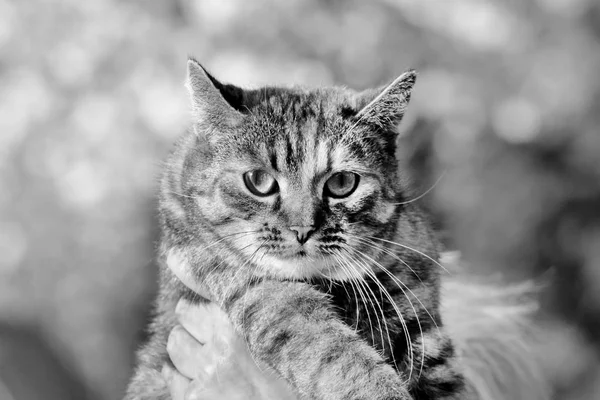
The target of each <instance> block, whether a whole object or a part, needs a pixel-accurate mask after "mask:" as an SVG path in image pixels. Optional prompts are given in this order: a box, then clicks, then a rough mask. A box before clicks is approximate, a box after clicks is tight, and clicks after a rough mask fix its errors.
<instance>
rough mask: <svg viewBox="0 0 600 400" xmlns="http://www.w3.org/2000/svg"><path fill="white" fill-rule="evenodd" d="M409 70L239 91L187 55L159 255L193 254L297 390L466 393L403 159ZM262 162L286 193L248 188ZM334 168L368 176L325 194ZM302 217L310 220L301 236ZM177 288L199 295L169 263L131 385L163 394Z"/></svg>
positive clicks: (147, 395)
mask: <svg viewBox="0 0 600 400" xmlns="http://www.w3.org/2000/svg"><path fill="white" fill-rule="evenodd" d="M415 77H416V75H415V73H414V72H412V71H410V72H407V73H405V74H403V75H402V76H400V77H399V78H398V79H396V80H395V81H394V82H393V83H392V84H390V85H389V86H387V87H386V88H384V89H383V90H371V91H366V92H362V93H356V92H354V91H351V90H348V89H343V88H321V89H315V90H308V89H302V88H292V89H281V88H270V87H267V88H262V89H258V90H242V89H240V88H237V87H235V86H232V85H224V84H221V83H220V82H218V81H217V80H216V79H214V78H213V77H212V76H210V75H209V74H208V73H207V72H206V71H205V70H204V69H203V68H202V67H201V66H200V65H199V64H198V63H197V62H195V61H194V60H190V61H189V62H188V88H189V90H190V93H191V99H192V105H193V114H194V117H195V121H194V126H193V130H192V131H190V132H189V133H188V134H187V135H185V136H184V137H183V138H182V139H181V140H180V141H179V142H178V144H177V146H176V149H175V151H174V152H173V154H172V156H171V157H170V160H169V163H168V165H167V167H166V172H165V174H164V178H163V180H162V186H161V193H160V216H161V222H162V233H163V236H162V244H161V254H162V256H163V257H176V258H178V259H180V260H182V262H185V263H187V264H188V265H189V266H190V273H191V274H193V277H194V279H195V280H197V282H198V283H199V285H201V287H202V288H203V291H204V292H205V293H207V294H208V295H209V296H210V297H211V299H212V300H213V301H214V302H216V303H217V304H218V305H220V306H221V308H222V309H223V310H225V311H226V313H227V315H228V316H229V319H230V320H231V321H232V323H233V325H234V327H235V329H236V331H237V332H238V333H239V334H240V335H242V336H243V337H244V339H245V340H246V342H247V344H248V346H249V350H250V352H251V353H252V355H253V356H254V357H255V359H257V360H260V361H261V362H264V363H266V364H268V365H270V366H271V367H272V368H273V369H274V370H275V371H277V372H278V373H279V374H280V375H281V376H282V377H283V378H285V379H286V380H287V382H288V383H289V384H290V385H291V386H292V387H293V388H294V389H295V390H296V391H297V392H298V393H299V394H300V395H301V396H303V398H307V399H323V400H325V399H327V400H333V399H340V400H341V399H386V400H391V399H446V398H460V395H459V393H460V392H461V390H462V388H463V379H462V376H461V373H460V371H459V368H458V366H457V361H456V357H455V351H454V347H453V344H452V342H451V340H450V339H449V337H448V335H447V334H446V332H445V329H444V326H443V324H442V321H441V319H440V314H439V306H438V302H439V282H440V273H441V272H442V269H443V267H442V266H441V265H440V264H438V262H437V261H436V260H437V259H438V256H439V255H438V248H439V246H438V244H437V242H436V239H435V237H434V235H433V233H432V230H431V229H430V227H429V224H428V222H427V220H426V218H425V217H424V216H423V213H422V212H421V211H420V210H419V208H418V207H417V206H416V205H415V203H413V202H411V197H410V193H411V191H410V188H409V187H408V186H407V184H406V182H407V181H408V179H407V177H406V176H403V174H402V171H403V167H402V164H401V162H399V160H397V158H396V147H397V140H396V139H397V137H396V136H397V133H396V126H397V124H398V123H399V122H400V121H401V119H402V116H403V114H404V110H405V108H406V106H407V104H408V101H409V99H410V91H411V89H412V86H413V84H414V82H415ZM256 169H261V170H264V171H267V172H268V173H269V174H271V175H272V176H274V177H275V179H276V180H277V183H278V187H279V192H278V193H276V194H274V195H272V196H267V197H257V196H255V195H253V194H251V193H250V192H249V191H248V189H247V188H246V187H245V185H244V181H243V179H242V176H243V174H244V173H245V172H247V171H250V170H256ZM340 171H349V172H352V173H356V174H358V176H359V180H358V186H357V187H356V189H355V191H354V192H353V193H352V194H351V195H349V196H348V197H346V198H341V199H338V198H334V197H333V196H326V195H325V193H324V183H325V182H326V181H327V179H328V178H329V177H331V176H332V174H334V173H336V172H340ZM295 226H300V227H307V226H311V227H313V228H311V229H312V230H313V232H312V236H310V238H309V239H308V241H306V243H304V244H300V243H299V242H298V240H296V233H295V232H293V231H292V230H291V229H290V227H295ZM182 296H185V297H188V298H190V299H197V295H196V294H195V293H194V292H192V291H190V290H189V289H187V288H186V287H185V286H183V285H182V284H181V282H180V281H179V280H178V279H177V278H175V277H174V276H173V275H172V273H171V272H170V271H169V270H168V269H166V268H165V269H164V270H163V271H162V273H161V290H160V296H159V299H158V302H157V316H156V318H155V320H154V322H153V324H152V326H151V330H152V337H151V339H150V342H149V343H148V344H147V345H146V346H145V347H144V348H143V349H142V350H141V351H140V353H139V366H138V368H137V372H136V374H135V376H134V378H133V380H132V382H131V384H130V387H129V390H128V394H127V396H126V399H129V400H133V399H136V400H137V399H167V398H168V394H167V391H166V389H165V388H164V387H163V386H162V379H160V378H159V375H160V369H161V367H162V365H163V363H164V362H166V361H167V360H168V357H167V356H166V352H165V344H166V338H167V335H168V332H169V331H170V329H171V328H172V327H173V326H174V324H175V318H174V307H175V303H176V302H177V300H178V299H179V298H180V297H182Z"/></svg>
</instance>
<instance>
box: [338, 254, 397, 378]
mask: <svg viewBox="0 0 600 400" xmlns="http://www.w3.org/2000/svg"><path fill="white" fill-rule="evenodd" d="M348 254H349V253H348ZM353 261H357V260H353ZM357 267H359V268H360V265H357ZM365 272H367V274H368V273H369V271H366V270H365ZM371 279H373V280H374V281H375V283H376V284H378V283H379V282H378V281H377V278H376V277H374V276H371ZM363 282H364V280H363ZM365 286H366V288H367V289H368V290H369V292H370V293H371V295H372V296H373V300H374V301H375V303H376V304H377V306H378V308H379V311H380V312H381V318H382V319H383V323H384V326H385V331H386V336H387V339H388V344H389V346H390V355H391V356H392V361H393V362H394V366H395V367H396V369H398V364H397V362H396V357H395V356H394V351H393V349H394V347H393V346H392V339H391V337H390V331H389V329H388V323H387V319H386V318H385V313H384V312H383V307H382V306H381V304H380V303H379V302H378V301H377V298H376V296H375V293H374V292H373V290H372V289H371V287H370V286H369V285H368V284H367V283H366V282H365ZM379 288H380V292H381V285H379ZM374 311H375V316H376V317H377V311H376V310H374ZM377 320H378V322H379V318H377ZM379 332H380V334H381V346H382V351H385V340H384V339H383V331H382V329H381V323H379Z"/></svg>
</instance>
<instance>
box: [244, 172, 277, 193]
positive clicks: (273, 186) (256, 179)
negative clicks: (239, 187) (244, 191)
mask: <svg viewBox="0 0 600 400" xmlns="http://www.w3.org/2000/svg"><path fill="white" fill-rule="evenodd" d="M244 183H245V184H246V187H247V188H248V190H249V191H250V193H252V194H253V195H255V196H259V197H266V196H271V195H272V194H274V193H275V192H277V190H278V189H279V186H278V185H277V181H276V180H275V178H273V176H272V175H271V174H269V173H268V172H266V171H263V170H261V169H256V170H254V171H248V172H246V173H245V174H244Z"/></svg>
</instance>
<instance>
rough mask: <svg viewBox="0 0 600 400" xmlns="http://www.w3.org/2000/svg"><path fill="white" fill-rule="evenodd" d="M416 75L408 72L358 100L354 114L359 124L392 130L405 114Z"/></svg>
mask: <svg viewBox="0 0 600 400" xmlns="http://www.w3.org/2000/svg"><path fill="white" fill-rule="evenodd" d="M416 80H417V73H416V72H415V71H414V70H409V71H406V72H405V73H403V74H402V75H400V76H399V77H398V78H396V79H395V80H394V81H393V82H392V83H390V84H389V85H387V86H386V87H385V88H383V89H380V90H378V91H372V90H371V91H367V92H366V93H364V94H363V95H361V96H360V97H359V98H358V100H357V103H358V106H359V109H360V111H359V112H358V113H357V114H356V118H358V120H359V121H361V123H365V124H369V125H373V126H375V127H377V128H381V129H384V130H394V129H395V128H396V127H397V126H398V124H399V123H400V121H402V117H403V116H404V113H405V112H406V107H407V106H408V102H409V101H410V95H411V92H412V88H413V86H414V84H415V82H416Z"/></svg>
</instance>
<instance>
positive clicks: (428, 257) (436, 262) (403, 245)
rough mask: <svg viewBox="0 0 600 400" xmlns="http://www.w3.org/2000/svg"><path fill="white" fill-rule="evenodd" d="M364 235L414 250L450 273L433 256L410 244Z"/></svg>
mask: <svg viewBox="0 0 600 400" xmlns="http://www.w3.org/2000/svg"><path fill="white" fill-rule="evenodd" d="M366 237H367V238H369V239H374V240H379V241H382V242H386V243H390V244H393V245H396V246H400V247H403V248H405V249H408V250H411V251H414V252H415V253H417V254H420V255H422V256H423V257H425V258H427V259H428V260H430V261H432V262H433V263H435V264H436V265H437V266H438V267H440V268H441V269H443V270H444V271H446V273H448V274H450V271H448V270H447V269H446V267H444V266H443V265H442V264H440V263H439V262H438V261H436V260H434V259H433V258H431V257H430V256H428V255H427V254H425V253H423V252H422V251H419V250H417V249H413V248H412V247H410V246H407V245H405V244H400V243H396V242H392V241H391V240H387V239H382V238H378V237H375V236H366Z"/></svg>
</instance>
